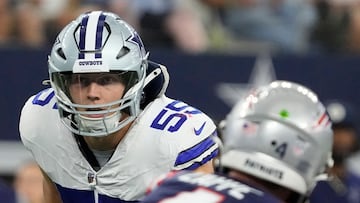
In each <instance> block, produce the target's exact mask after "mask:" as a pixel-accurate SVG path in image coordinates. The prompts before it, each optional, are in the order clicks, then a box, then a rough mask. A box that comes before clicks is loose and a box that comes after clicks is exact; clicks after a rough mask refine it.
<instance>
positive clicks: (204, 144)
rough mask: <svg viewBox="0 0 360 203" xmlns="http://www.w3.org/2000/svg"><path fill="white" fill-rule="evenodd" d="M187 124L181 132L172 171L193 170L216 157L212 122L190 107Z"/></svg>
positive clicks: (217, 146) (214, 128) (216, 150)
mask: <svg viewBox="0 0 360 203" xmlns="http://www.w3.org/2000/svg"><path fill="white" fill-rule="evenodd" d="M190 109H192V110H189V111H188V117H187V119H188V120H187V121H186V122H187V123H186V125H184V126H183V128H182V130H181V135H180V136H179V137H181V138H180V139H179V146H180V148H179V152H178V154H177V157H176V161H175V163H174V170H183V169H186V170H194V169H197V168H198V167H200V166H202V165H204V164H205V163H207V162H208V161H210V160H212V159H213V158H215V157H217V155H218V153H219V143H218V142H217V140H218V139H217V138H218V137H217V136H218V135H217V130H216V125H215V124H214V122H213V120H212V119H211V118H210V117H209V116H207V115H206V114H205V113H203V112H201V111H200V110H198V109H196V108H194V107H190Z"/></svg>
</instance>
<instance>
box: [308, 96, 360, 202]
mask: <svg viewBox="0 0 360 203" xmlns="http://www.w3.org/2000/svg"><path fill="white" fill-rule="evenodd" d="M327 110H328V113H329V115H330V118H331V120H332V121H333V130H334V145H333V159H334V166H333V167H332V168H330V169H329V173H330V175H331V176H330V179H329V180H328V181H320V182H319V183H318V184H317V185H316V187H315V189H314V191H313V193H312V195H311V198H310V203H323V202H326V203H340V202H341V203H359V202H360V177H359V176H358V175H357V174H355V173H353V172H352V171H351V170H349V168H348V166H347V162H346V161H347V160H348V158H349V157H350V156H351V155H352V154H353V153H354V152H356V150H358V146H359V140H358V135H357V130H358V129H357V123H356V121H357V116H356V109H354V106H352V105H351V104H349V103H347V102H342V101H341V102H340V101H332V102H329V104H328V105H327Z"/></svg>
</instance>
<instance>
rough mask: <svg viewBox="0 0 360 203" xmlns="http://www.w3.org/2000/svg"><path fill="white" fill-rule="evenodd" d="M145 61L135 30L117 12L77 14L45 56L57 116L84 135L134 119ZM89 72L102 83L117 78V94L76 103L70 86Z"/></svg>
mask: <svg viewBox="0 0 360 203" xmlns="http://www.w3.org/2000/svg"><path fill="white" fill-rule="evenodd" d="M147 64H148V63H147V54H146V51H145V48H144V45H143V43H142V41H141V39H140V37H139V35H138V34H137V32H136V31H135V30H134V29H133V28H132V27H131V26H130V25H129V24H128V23H126V22H125V21H123V20H122V19H121V18H120V17H119V16H117V15H116V14H113V13H110V12H103V11H92V12H88V13H84V14H82V15H80V16H79V17H78V18H77V19H75V20H74V21H72V22H70V23H69V24H68V25H67V26H66V27H65V28H64V29H63V30H62V31H61V32H60V33H59V35H58V37H57V39H56V41H55V43H54V45H53V47H52V50H51V54H50V56H49V60H48V66H49V75H50V82H51V86H52V87H53V88H54V90H55V95H56V98H57V100H58V103H57V107H58V109H59V112H60V117H61V119H62V121H63V122H64V123H65V125H66V126H67V127H68V128H69V129H70V130H71V131H72V132H73V133H76V134H79V135H84V136H106V135H109V134H111V133H114V132H116V131H118V130H119V129H121V128H122V127H124V126H125V125H127V124H128V123H130V122H131V121H133V120H134V119H135V118H136V116H138V114H139V113H140V100H141V94H142V92H143V87H144V81H145V76H146V69H147ZM89 75H90V76H93V75H99V78H98V79H96V81H97V82H99V83H102V84H108V83H111V82H112V81H115V82H121V83H122V84H123V85H124V87H125V90H124V93H123V95H122V97H121V98H117V100H115V101H112V102H110V103H106V104H96V105H94V104H92V105H84V104H77V103H75V102H74V101H73V98H71V95H70V93H69V89H70V88H69V87H70V85H71V84H72V83H74V81H79V82H78V83H81V84H82V85H84V86H86V85H88V84H86V83H87V82H88V81H91V80H92V78H90V79H91V80H90V79H89ZM101 75H103V76H104V77H103V78H101ZM94 78H95V77H94ZM93 80H95V79H93ZM123 113H126V114H127V115H128V116H126V118H124V117H125V116H122V115H124V114H123ZM91 115H105V116H102V117H98V116H91ZM120 118H121V120H120Z"/></svg>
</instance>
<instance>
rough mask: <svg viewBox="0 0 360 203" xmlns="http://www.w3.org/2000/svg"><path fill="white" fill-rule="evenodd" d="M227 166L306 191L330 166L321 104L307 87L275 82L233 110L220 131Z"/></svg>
mask: <svg viewBox="0 0 360 203" xmlns="http://www.w3.org/2000/svg"><path fill="white" fill-rule="evenodd" d="M223 142H224V148H225V149H224V154H223V156H222V158H221V162H222V165H223V166H224V167H225V168H233V169H236V170H239V171H242V172H245V173H247V174H250V175H253V176H255V177H258V178H260V179H263V180H266V181H269V182H272V183H275V184H277V185H280V186H283V187H285V188H288V189H290V190H292V191H294V192H296V193H298V194H300V195H302V196H308V194H309V192H310V191H312V189H313V187H314V186H315V183H316V180H317V179H320V178H324V177H326V175H325V176H324V174H325V170H326V169H327V167H330V166H332V158H331V149H332V143H333V133H332V129H331V121H330V119H329V117H328V115H327V112H326V110H325V107H324V105H323V104H322V103H321V102H320V101H319V100H318V97H317V95H316V94H315V93H314V92H313V91H311V90H310V89H308V88H306V87H304V86H302V85H300V84H296V83H293V82H289V81H273V82H272V83H270V84H269V85H267V86H263V87H260V88H257V89H255V90H254V91H252V92H250V93H249V95H248V96H246V97H244V98H243V99H242V100H240V101H239V102H238V103H237V104H236V105H235V106H234V108H233V109H232V110H231V112H230V113H229V115H228V116H227V118H226V121H225V128H224V131H223Z"/></svg>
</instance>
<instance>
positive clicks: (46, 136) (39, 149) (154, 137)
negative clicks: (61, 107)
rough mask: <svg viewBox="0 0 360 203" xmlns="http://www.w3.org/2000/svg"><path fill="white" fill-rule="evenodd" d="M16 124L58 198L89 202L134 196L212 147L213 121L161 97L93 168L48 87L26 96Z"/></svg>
mask: <svg viewBox="0 0 360 203" xmlns="http://www.w3.org/2000/svg"><path fill="white" fill-rule="evenodd" d="M19 128H20V135H21V139H22V142H23V143H24V145H25V146H26V147H27V148H28V149H29V150H30V151H31V152H32V154H33V156H34V158H35V159H36V161H37V162H38V164H39V165H40V166H41V168H42V169H43V170H44V171H45V172H46V173H47V174H48V176H49V177H50V178H51V179H52V181H53V182H55V183H56V185H57V188H58V190H59V192H60V194H61V196H62V199H63V201H64V202H71V201H74V200H77V199H76V197H77V196H78V198H82V201H84V200H89V202H92V201H93V202H99V199H101V198H103V199H102V200H101V201H104V202H107V201H106V199H107V198H109V199H111V198H115V199H120V200H121V202H124V201H125V202H126V201H132V200H139V199H141V198H142V197H143V196H144V194H145V190H146V187H147V186H148V185H149V184H150V183H151V181H153V180H154V179H155V178H157V177H159V176H160V175H162V174H164V173H166V172H168V171H170V170H181V169H195V168H197V167H199V166H200V165H202V164H204V163H206V162H207V161H209V160H210V159H212V158H214V157H215V156H216V155H217V152H218V146H217V144H216V143H215V142H214V141H213V139H211V137H210V136H211V135H214V134H216V126H215V124H214V123H213V121H212V120H211V119H210V118H209V117H208V116H207V115H205V114H204V113H202V112H201V111H199V110H197V109H195V108H193V107H191V106H189V105H187V104H185V103H183V102H181V101H177V100H173V99H170V98H167V97H166V96H162V97H160V98H157V99H156V100H154V101H153V102H152V103H150V104H149V105H148V106H147V107H146V108H145V109H144V110H143V112H142V113H141V114H140V115H139V117H138V118H137V119H136V120H135V121H134V123H133V125H132V126H131V127H130V129H129V131H128V133H127V134H126V136H125V137H124V138H123V140H122V141H121V142H120V143H119V144H118V146H117V148H116V150H115V152H114V154H113V155H112V157H111V158H110V160H109V161H108V162H107V163H106V164H105V165H104V166H103V167H102V168H101V169H100V170H98V171H95V170H94V169H93V168H92V167H91V166H90V164H89V163H88V161H87V160H86V159H85V157H84V156H83V155H82V153H81V151H80V149H79V147H78V145H77V143H76V140H75V138H74V135H73V134H72V133H71V132H70V130H68V129H67V128H66V127H65V125H63V123H62V121H61V119H60V116H59V113H58V111H57V105H56V98H55V95H54V91H53V89H51V88H49V89H46V90H43V91H42V92H40V93H38V94H37V95H34V96H32V97H30V98H29V100H28V101H27V102H26V104H25V105H24V107H23V109H22V112H21V118H20V125H19ZM80 196H81V197H80ZM90 196H91V197H90ZM87 198H88V199H87ZM109 202H113V201H109Z"/></svg>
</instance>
